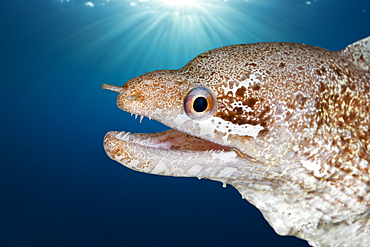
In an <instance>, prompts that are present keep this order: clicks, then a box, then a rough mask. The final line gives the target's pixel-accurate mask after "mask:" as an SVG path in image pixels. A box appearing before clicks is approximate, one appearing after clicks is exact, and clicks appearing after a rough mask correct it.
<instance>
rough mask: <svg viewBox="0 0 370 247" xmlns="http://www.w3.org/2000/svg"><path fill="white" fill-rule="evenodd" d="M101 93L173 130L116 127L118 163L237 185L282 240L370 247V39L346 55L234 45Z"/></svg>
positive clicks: (111, 147) (113, 140)
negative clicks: (113, 95) (148, 131)
mask: <svg viewBox="0 0 370 247" xmlns="http://www.w3.org/2000/svg"><path fill="white" fill-rule="evenodd" d="M102 88H104V89H108V90H111V91H114V92H118V93H119V96H118V98H117V105H118V107H119V108H121V109H122V110H124V111H127V112H130V113H132V114H137V115H140V116H141V118H142V117H143V116H145V117H148V118H151V119H155V120H157V121H159V122H161V123H163V124H165V125H167V126H169V127H170V128H171V129H170V130H168V131H164V132H160V133H152V134H130V133H126V132H123V131H121V132H118V131H110V132H108V133H107V134H106V136H105V138H104V148H105V151H106V153H107V155H108V156H109V157H110V158H111V159H113V160H115V161H117V162H119V163H121V164H123V165H124V166H126V167H129V168H131V169H134V170H136V171H140V172H145V173H152V174H159V175H166V176H177V177H198V178H207V179H211V180H216V181H220V182H222V183H224V185H226V184H230V185H232V186H234V187H235V188H236V189H237V190H238V191H239V192H240V194H241V195H242V197H243V198H244V199H246V200H248V201H249V202H250V203H251V204H253V205H254V206H256V207H257V208H258V209H259V210H260V211H261V212H262V214H263V216H264V218H265V219H266V220H267V221H268V223H269V224H270V225H271V226H272V227H273V228H274V230H275V231H276V232H277V233H278V234H280V235H295V236H297V237H299V238H302V239H305V240H307V241H308V243H309V244H310V245H312V246H365V245H368V243H369V242H370V220H369V219H370V193H369V191H370V182H369V180H370V176H369V173H370V171H369V168H370V165H369V162H370V127H369V126H370V37H367V38H365V39H362V40H360V41H357V42H355V43H353V44H351V45H349V46H347V47H346V48H345V49H343V50H341V51H328V50H325V49H323V48H319V47H313V46H309V45H303V44H296V43H257V44H245V45H232V46H226V47H222V48H218V49H215V50H211V51H207V52H205V53H203V54H200V55H199V56H197V57H196V58H195V59H193V60H192V61H190V62H189V63H188V64H186V65H185V66H184V67H183V68H181V69H179V70H158V71H153V72H149V73H146V74H144V75H141V76H139V77H137V78H133V79H131V80H129V81H128V82H127V83H126V84H124V85H123V86H122V87H118V86H111V85H107V84H103V86H102Z"/></svg>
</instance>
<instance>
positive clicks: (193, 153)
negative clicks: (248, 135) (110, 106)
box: [104, 129, 240, 181]
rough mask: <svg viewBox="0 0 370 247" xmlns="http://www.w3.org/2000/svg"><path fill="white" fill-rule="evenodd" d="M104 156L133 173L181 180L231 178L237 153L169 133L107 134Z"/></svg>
mask: <svg viewBox="0 0 370 247" xmlns="http://www.w3.org/2000/svg"><path fill="white" fill-rule="evenodd" d="M104 149H105V151H106V153H107V155H108V156H109V157H110V158H111V159H113V160H115V161H117V162H119V163H121V164H123V165H124V166H126V167H128V168H131V169H133V170H136V171H141V172H146V173H152V174H158V175H167V176H182V177H206V178H212V177H213V178H219V179H217V180H219V181H223V179H222V178H223V177H225V178H230V176H232V174H233V173H235V172H237V170H238V168H237V167H235V165H236V164H237V163H240V157H239V156H240V152H239V151H238V150H236V149H234V148H232V147H227V146H222V145H220V144H216V143H213V142H210V141H207V140H203V139H200V138H198V137H194V136H191V135H188V134H185V133H183V132H180V131H177V130H174V129H170V130H167V131H164V132H158V133H152V134H130V133H127V132H124V131H110V132H108V133H107V134H106V135H105V137H104Z"/></svg>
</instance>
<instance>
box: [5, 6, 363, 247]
mask: <svg viewBox="0 0 370 247" xmlns="http://www.w3.org/2000/svg"><path fill="white" fill-rule="evenodd" d="M86 2H87V1H77V0H76V1H66V0H65V1H64V2H61V1H60V0H58V1H56V0H42V1H41V0H32V1H30V0H2V1H1V2H0V25H1V28H0V93H1V97H0V116H1V120H0V135H1V142H0V152H1V154H0V157H1V160H0V246H1V247H3V246H5V247H8V246H9V247H13V246H15V247H18V246H22V247H23V246H24V247H28V246H37V247H43V246H53V247H57V246H72V247H74V246H89V247H94V246H99V247H100V246H125V247H126V246H127V247H130V246H139V247H141V246H163V247H164V246H177V247H181V246H184V247H185V246H192V247H197V246H202V247H204V246H212V247H218V246H308V245H307V243H306V242H305V241H302V240H299V239H297V238H295V237H280V236H278V235H277V234H276V233H275V232H274V231H273V229H272V228H271V227H270V226H269V225H268V224H267V222H266V221H265V220H264V219H263V217H262V215H261V214H260V212H259V211H258V210H257V209H255V208H254V207H253V206H252V205H250V204H249V203H248V202H246V201H245V200H242V199H241V197H240V195H239V193H238V192H237V191H236V190H235V189H234V188H232V187H231V186H227V188H225V189H224V188H222V187H221V183H218V182H213V181H209V180H201V181H199V180H198V179H196V178H172V177H161V176H155V175H148V174H144V173H138V172H135V171H132V170H129V169H127V168H125V167H123V166H121V165H119V164H118V163H116V162H114V161H112V160H110V159H109V158H108V157H107V156H106V154H105V152H104V150H103V146H102V139H103V136H104V134H105V133H106V132H107V131H109V130H126V131H131V132H156V131H162V130H165V129H167V127H165V126H163V125H161V124H160V123H157V122H155V121H149V120H148V119H144V121H143V123H142V124H139V120H138V119H137V120H135V119H134V118H133V117H130V114H128V113H125V112H122V111H121V110H119V109H118V108H117V107H116V105H115V100H116V94H115V93H113V92H108V91H105V90H102V89H101V88H100V86H101V84H102V83H108V84H115V85H123V84H124V83H125V82H126V81H127V80H129V79H130V78H132V77H135V76H138V75H141V74H143V73H145V72H148V71H152V70H157V69H176V68H180V67H182V66H183V65H185V64H186V63H187V62H188V61H189V60H191V59H192V58H194V57H195V56H196V55H198V54H200V53H202V52H204V51H206V50H209V49H213V48H216V47H220V46H224V45H230V44H238V43H252V42H272V41H289V42H300V43H306V44H311V45H316V46H320V47H324V48H327V49H330V50H339V49H342V48H344V47H345V46H346V45H348V44H350V43H352V42H354V41H356V40H358V39H361V38H364V37H366V36H368V35H370V2H369V1H368V0H363V1H358V0H357V1H353V0H347V1H334V0H325V1H324V0H316V1H299V0H294V1H293V0H281V1H277V0H258V1H257V0H248V1H242V0H238V1H237V0H235V1H233V0H229V1H217V0H214V1H203V2H201V1H200V0H198V5H197V6H182V7H179V6H173V5H168V3H166V2H165V1H154V0H151V1H124V0H115V1H109V2H107V1H105V2H103V1H100V2H99V1H92V2H91V4H90V3H88V4H86ZM92 5H94V6H93V7H92Z"/></svg>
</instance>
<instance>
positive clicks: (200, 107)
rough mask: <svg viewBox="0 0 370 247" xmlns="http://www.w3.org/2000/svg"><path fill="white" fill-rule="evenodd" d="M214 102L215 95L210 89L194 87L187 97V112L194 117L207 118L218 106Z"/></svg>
mask: <svg viewBox="0 0 370 247" xmlns="http://www.w3.org/2000/svg"><path fill="white" fill-rule="evenodd" d="M214 102H215V101H214V96H213V95H212V93H211V92H210V91H209V90H208V89H206V88H204V87H198V88H194V89H193V90H191V91H190V92H189V94H188V95H187V96H186V98H185V102H184V106H185V112H186V114H188V116H189V117H191V118H192V119H196V120H202V119H206V118H207V117H209V116H210V115H211V114H212V113H213V112H214V110H215V108H216V107H215V104H214Z"/></svg>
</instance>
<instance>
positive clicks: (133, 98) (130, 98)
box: [126, 94, 140, 101]
mask: <svg viewBox="0 0 370 247" xmlns="http://www.w3.org/2000/svg"><path fill="white" fill-rule="evenodd" d="M126 99H127V100H128V101H138V100H140V95H137V94H132V95H128V96H127V97H126Z"/></svg>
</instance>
